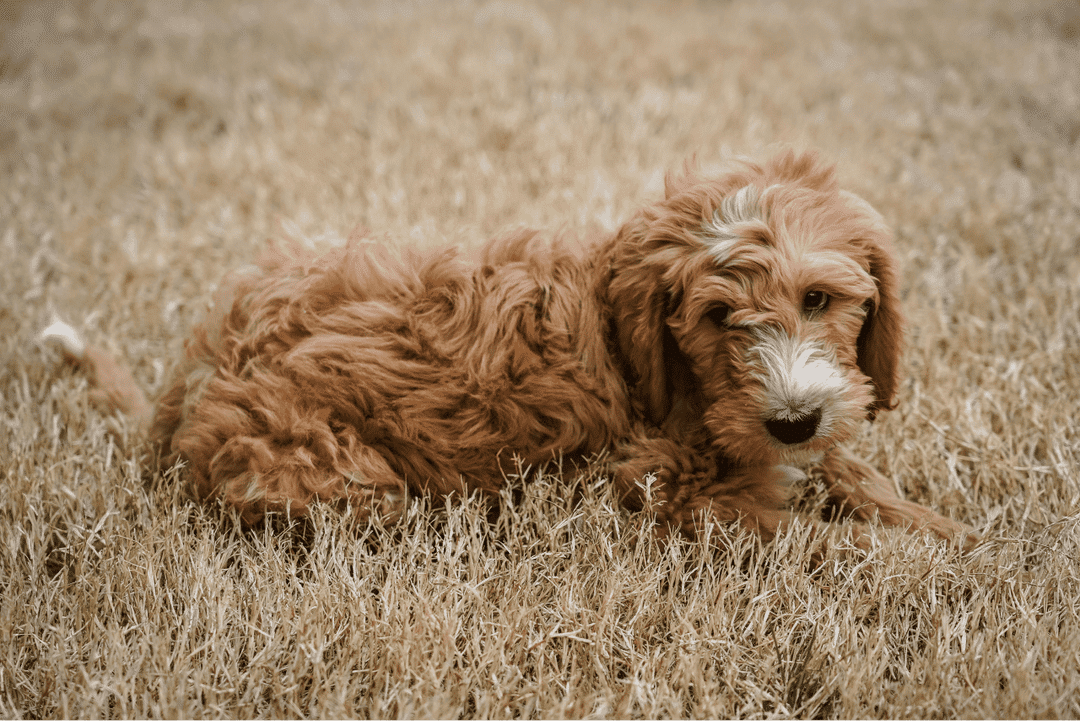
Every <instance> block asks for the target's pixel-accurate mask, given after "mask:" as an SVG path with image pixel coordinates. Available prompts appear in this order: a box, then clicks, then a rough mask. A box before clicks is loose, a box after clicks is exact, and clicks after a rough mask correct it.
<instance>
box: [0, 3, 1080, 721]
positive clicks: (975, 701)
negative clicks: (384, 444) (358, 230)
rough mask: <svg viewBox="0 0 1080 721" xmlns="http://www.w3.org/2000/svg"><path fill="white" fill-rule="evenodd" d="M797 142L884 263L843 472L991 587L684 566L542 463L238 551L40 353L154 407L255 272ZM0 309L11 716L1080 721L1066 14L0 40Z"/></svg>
mask: <svg viewBox="0 0 1080 721" xmlns="http://www.w3.org/2000/svg"><path fill="white" fill-rule="evenodd" d="M776 143H792V144H795V145H798V146H800V147H802V146H812V147H817V148H820V149H821V150H822V152H823V153H824V154H825V155H826V156H828V157H831V158H834V159H835V160H836V161H838V163H839V167H840V173H841V176H842V178H843V182H844V184H845V185H846V186H847V187H848V188H850V189H852V190H854V191H855V192H857V193H859V194H861V195H863V196H864V197H866V198H867V199H868V200H870V201H871V202H872V203H873V204H874V205H875V206H876V207H877V208H878V209H879V210H881V212H882V213H883V214H884V215H885V217H886V218H887V219H888V221H889V222H890V223H891V224H892V225H893V226H894V228H895V229H896V233H897V245H898V251H899V255H900V257H901V259H902V262H903V268H904V270H903V273H904V276H903V277H904V286H903V288H904V290H903V293H904V305H905V309H906V312H907V315H908V319H909V322H910V337H909V339H908V345H907V351H906V355H905V378H906V380H905V382H904V384H903V386H902V388H901V392H900V396H899V398H900V406H899V407H898V409H897V410H896V411H894V412H892V413H888V414H885V415H883V416H882V417H881V418H880V420H879V422H877V423H875V424H874V425H873V426H872V427H869V428H868V430H867V431H866V433H865V435H864V436H863V437H861V438H860V439H859V440H858V441H857V442H856V444H855V445H856V446H857V447H858V449H859V451H860V452H861V453H862V454H863V455H864V456H866V457H868V458H870V459H871V460H872V461H873V462H874V463H875V464H876V465H877V466H878V467H880V468H881V469H882V470H883V471H885V472H886V473H887V474H889V475H891V477H893V478H894V479H895V480H896V482H897V484H898V485H899V486H900V487H901V488H902V489H903V490H904V492H905V493H906V494H907V495H908V497H910V498H913V499H915V500H917V501H919V502H922V503H926V504H929V505H931V506H933V507H935V508H937V509H938V510H940V511H941V512H943V513H946V514H948V515H950V516H952V517H954V518H957V519H960V520H963V521H965V522H967V523H970V524H972V525H974V526H976V527H977V528H978V529H980V531H981V532H982V533H983V534H984V535H985V537H986V539H987V542H986V543H985V544H983V545H982V546H981V547H980V548H979V549H977V550H976V551H975V552H974V553H971V554H969V555H963V556H962V555H958V554H957V553H956V552H954V551H951V550H949V549H948V548H947V547H945V546H944V545H940V544H936V543H934V542H931V541H928V540H925V539H922V538H917V537H910V536H905V535H902V534H898V533H894V532H889V531H884V530H881V531H879V532H878V534H877V536H876V539H875V543H874V546H873V548H872V549H871V550H870V551H868V552H867V553H865V554H861V555H860V554H856V555H854V556H853V557H840V556H833V555H830V556H828V557H827V558H826V561H825V563H824V564H823V565H822V566H821V567H819V568H818V569H817V570H816V571H815V572H814V573H810V572H808V570H807V563H806V561H807V544H806V542H805V541H806V539H805V538H804V537H803V535H802V534H800V533H799V532H798V531H797V530H796V531H794V532H792V534H791V535H790V536H786V537H783V538H781V539H779V540H778V541H776V542H775V543H773V544H771V545H768V546H765V547H761V546H760V545H758V544H757V543H756V541H755V540H754V539H753V538H751V537H747V536H741V535H737V534H735V533H734V532H732V531H730V530H726V529H717V530H716V531H715V532H714V533H713V534H712V536H711V537H710V538H708V539H704V540H701V541H698V542H695V543H690V542H687V541H680V540H676V541H673V542H671V543H667V544H660V543H658V542H656V541H655V540H653V538H652V536H651V535H650V534H649V533H647V532H643V531H646V530H647V527H648V524H649V519H648V518H647V517H644V516H642V515H634V514H631V513H628V512H626V511H623V510H620V509H619V508H618V507H617V503H616V502H615V501H614V499H613V498H612V495H611V493H610V492H609V491H608V489H607V486H606V483H605V480H604V478H603V477H602V476H600V475H599V474H597V473H592V474H586V475H585V476H584V477H580V478H574V477H567V478H563V479H559V478H557V477H556V475H555V471H557V469H547V470H546V471H543V470H542V469H521V474H520V477H518V478H512V479H510V484H511V486H512V487H513V489H516V491H518V492H516V493H507V494H506V496H505V497H503V498H501V499H499V500H498V502H497V503H496V504H495V509H496V511H497V512H489V510H488V508H487V507H486V506H485V505H484V504H483V503H482V502H481V501H480V500H479V499H476V498H472V499H455V500H451V501H449V502H446V501H445V500H444V499H417V500H415V501H414V502H413V503H412V505H411V506H410V509H409V513H408V515H407V518H406V519H405V520H404V521H402V522H401V523H400V524H399V525H398V526H395V527H392V528H368V529H366V530H365V529H356V528H351V527H350V526H349V524H348V523H347V522H346V521H345V519H343V518H341V517H340V516H337V515H334V514H333V513H330V512H325V513H324V512H322V511H320V512H317V513H316V514H315V515H314V516H313V517H311V518H310V519H309V520H307V521H305V522H303V523H292V524H289V523H287V522H285V521H284V520H280V519H279V520H278V521H276V522H274V523H270V524H266V525H265V526H264V527H261V528H257V529H254V530H251V531H242V530H240V529H238V528H237V527H236V526H235V524H234V522H233V521H232V520H231V519H230V518H229V517H228V516H227V515H226V514H222V513H221V512H220V511H218V510H216V509H213V508H203V507H200V506H196V505H192V504H190V503H187V502H185V501H184V500H183V498H182V488H181V481H180V479H179V478H178V477H177V476H176V475H175V474H173V473H170V474H166V475H165V476H164V477H162V476H149V475H147V474H146V473H145V471H144V469H143V468H142V467H141V466H140V463H139V457H140V447H139V445H138V443H137V442H135V441H134V440H133V439H132V437H131V429H130V428H129V427H128V425H127V424H125V423H124V422H123V421H122V420H120V419H117V418H112V417H109V416H107V415H104V414H102V413H101V412H100V411H99V410H97V409H96V408H94V407H93V406H92V405H91V404H90V402H89V399H88V392H87V391H88V389H87V385H86V379H85V378H84V377H83V376H81V375H80V374H79V373H78V372H76V371H73V370H72V369H70V368H68V367H66V366H64V365H63V364H61V363H60V362H59V356H58V355H57V354H56V352H55V351H53V350H51V349H47V348H42V347H40V346H39V345H38V344H37V342H36V336H37V334H38V333H39V331H40V330H41V329H42V328H43V327H45V326H46V325H47V324H48V323H49V322H50V321H51V319H52V317H53V314H54V313H58V314H60V315H61V316H62V317H64V318H65V319H67V320H69V321H71V322H72V323H74V324H75V325H76V326H77V327H79V328H80V329H81V330H82V331H83V332H84V333H85V334H86V336H87V337H88V338H90V339H91V340H93V341H94V342H98V343H101V344H104V345H106V346H107V347H109V348H110V349H111V350H113V351H114V352H115V353H117V354H118V355H119V356H121V357H123V358H125V359H128V360H129V361H130V362H131V363H132V365H133V367H134V368H135V372H136V375H137V377H138V379H139V381H140V382H141V383H142V384H143V385H144V386H145V387H146V388H147V389H148V390H150V391H154V390H157V389H159V388H161V386H162V384H163V383H164V382H165V379H166V376H167V373H168V370H169V367H170V365H169V364H170V359H174V358H176V357H177V356H178V354H179V352H180V348H181V347H182V340H183V337H184V334H185V332H186V330H187V329H188V328H190V327H191V325H192V323H193V322H194V320H195V319H196V318H197V317H198V314H199V312H200V309H201V308H203V307H204V305H205V302H206V300H207V298H208V297H209V295H210V293H211V291H212V290H213V288H214V284H215V282H216V280H217V279H218V278H219V277H220V276H221V274H222V273H223V272H224V271H225V270H226V269H229V268H232V267H235V266H238V265H241V264H243V263H246V262H248V261H249V260H250V259H251V258H252V257H253V256H254V254H255V253H256V252H257V250H258V249H259V248H260V247H262V245H263V243H264V242H265V241H266V239H267V238H281V237H283V236H284V235H285V234H286V233H295V234H302V235H306V236H308V237H312V238H324V237H325V238H335V237H339V236H342V235H345V234H347V233H348V232H349V230H350V229H352V228H353V227H355V226H358V225H362V226H366V227H368V228H371V229H373V230H374V231H375V232H377V233H383V232H385V233H387V237H389V238H395V237H396V238H404V237H417V238H422V239H425V240H426V239H431V240H432V241H436V242H442V241H451V242H470V241H472V240H475V239H480V238H484V237H486V236H488V235H489V234H492V233H494V232H496V231H498V230H501V229H505V228H507V227H510V226H514V225H519V224H525V225H531V226H537V227H543V228H551V229H563V230H566V231H569V232H576V233H589V232H596V231H597V230H604V229H609V228H612V227H614V226H615V225H616V224H617V223H618V222H619V221H620V220H621V219H622V218H624V217H626V216H627V215H628V214H629V213H630V212H631V211H632V210H633V209H634V208H636V207H637V206H639V205H640V204H641V203H642V202H643V201H644V200H646V199H650V198H655V197H656V196H657V195H658V193H659V192H660V190H661V188H662V178H663V174H664V172H665V171H667V170H672V169H676V170H677V169H679V168H680V167H681V166H682V163H683V162H684V160H686V159H687V158H689V157H691V156H696V159H697V162H698V163H699V165H700V166H701V167H703V168H706V169H708V168H710V167H713V166H715V165H717V164H718V163H719V162H721V161H722V160H723V158H725V157H728V156H730V155H731V154H750V155H760V154H762V153H764V152H766V151H767V150H768V148H769V147H771V146H773V145H774V144H776ZM0 288H2V292H0V392H2V406H0V716H4V717H99V716H123V717H131V716H136V717H175V716H188V717H202V716H209V717H216V716H226V717H229V716H241V717H246V716H398V717H401V716H404V717H428V716H434V717H476V716H483V717H487V716H500V717H501V716H538V717H562V716H571V717H574V716H600V717H604V716H620V717H634V716H646V717H668V716H674V717H684V716H689V717H717V716H719V717H729V716H739V717H764V716H768V717H774V716H777V717H817V716H821V717H852V716H854V717H1054V716H1058V717H1077V716H1080V562H1078V552H1080V524H1078V519H1080V3H1078V2H1076V0H1068V1H1065V0H1062V1H1060V2H1048V1H1044V0H1030V1H1027V2H1019V1H1017V2H1005V1H1001V0H966V1H965V0H956V1H955V2H935V1H934V0H821V1H820V2H813V3H811V2H798V1H796V0H790V1H789V2H772V3H763V2H752V1H751V0H730V1H722V0H716V1H715V2H685V3H655V4H654V3H645V2H640V3H603V2H582V3H569V2H565V3H559V2H551V3H543V2H540V3H535V4H531V3H528V2H520V3H518V2H488V3H482V2H481V3H474V2H466V1H463V2H455V3H438V2H432V3H429V2H385V3H376V2H357V3H353V4H349V3H344V2H333V1H330V0H326V1H320V2H299V1H297V2H287V1H284V0H283V1H280V2H273V3H270V2H266V3H261V2H256V3H231V2H222V3H210V2H203V3H199V2H190V3H188V2H182V3H176V2H139V3H114V2H105V1H104V0H102V1H101V2H86V3H61V2H56V3H51V2H50V3H46V2H34V3H27V4H20V3H18V2H10V1H6V2H0ZM525 481H527V482H525ZM575 496H578V497H579V498H578V500H570V499H572V498H574V497H575ZM819 500H820V499H819V497H818V493H817V492H816V489H814V488H808V489H806V492H805V494H804V498H803V501H802V502H803V503H804V504H806V505H807V506H809V507H812V506H813V505H814V504H815V503H818V502H819Z"/></svg>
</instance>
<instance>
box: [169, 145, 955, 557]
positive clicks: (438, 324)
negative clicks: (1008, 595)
mask: <svg viewBox="0 0 1080 721" xmlns="http://www.w3.org/2000/svg"><path fill="white" fill-rule="evenodd" d="M901 334H902V320H901V315H900V308H899V304H898V298H897V274H896V271H895V268H894V264H893V257H892V253H891V250H890V233H889V231H888V229H887V228H886V226H885V224H884V222H883V220H882V218H881V216H880V215H879V214H878V213H877V212H875V211H874V210H873V209H872V208H871V207H870V206H869V205H868V204H867V203H866V202H864V201H862V200H861V199H859V198H857V197H856V196H854V195H851V194H849V193H845V192H843V191H841V190H840V189H839V187H838V186H837V181H836V177H835V174H834V171H833V169H832V167H830V166H828V165H825V164H823V163H821V162H820V161H819V160H818V159H817V158H816V157H815V156H814V155H812V154H798V153H795V152H784V153H781V154H779V155H777V156H776V157H774V158H772V159H771V160H769V161H767V162H765V163H763V164H756V163H750V162H747V163H742V164H740V165H738V166H737V167H735V168H734V169H733V170H731V171H730V172H728V173H726V174H724V175H721V176H720V177H717V178H704V177H701V176H700V175H699V174H697V173H696V172H694V171H693V170H687V171H686V172H685V173H684V174H683V175H680V176H677V177H669V178H668V180H667V184H666V193H665V197H664V199H662V200H660V201H658V202H654V203H651V204H648V205H646V206H645V207H644V208H642V209H641V210H640V211H639V212H638V213H637V214H635V215H634V216H633V217H631V218H630V219H629V220H628V221H627V222H626V223H625V224H624V225H623V226H622V227H621V228H620V229H619V230H618V231H617V232H615V233H613V234H612V235H610V236H608V237H600V238H596V239H594V240H592V241H589V242H586V243H581V242H579V241H577V240H566V239H561V238H550V237H547V236H543V235H541V234H539V233H536V232H534V231H524V230H523V231H517V232H514V233H511V234H509V235H506V236H504V237H501V238H499V239H496V240H494V241H492V242H490V243H489V244H487V245H486V246H485V247H484V248H483V249H482V250H480V251H479V252H477V253H476V254H465V253H463V252H460V251H457V250H454V249H445V250H441V251H437V252H420V251H417V250H409V249H401V248H392V247H389V245H388V244H387V243H384V242H381V241H378V240H375V239H371V238H367V237H363V236H358V237H353V238H351V239H350V240H349V242H348V243H347V244H346V245H345V246H344V247H342V248H338V249H334V250H331V251H329V252H327V253H324V254H321V255H317V254H313V253H311V252H307V251H300V250H296V249H293V250H290V251H288V252H277V253H271V254H270V255H268V257H267V258H265V259H264V260H263V261H262V262H261V264H260V266H259V267H258V268H254V269H247V270H243V271H240V272H237V273H236V274H234V275H233V276H232V277H231V278H230V279H228V280H227V282H226V283H225V284H224V285H223V290H222V291H221V292H219V294H218V297H217V298H216V299H215V301H214V304H213V306H212V310H211V312H210V313H209V315H208V317H207V318H206V320H205V321H204V322H203V323H202V325H201V326H200V327H199V328H198V329H196V331H195V332H194V334H193V336H192V338H191V340H190V342H189V344H188V347H187V356H186V358H185V360H184V362H183V364H182V366H181V368H180V370H179V372H178V373H177V375H176V377H175V380H174V381H173V383H172V385H171V386H170V387H169V389H168V390H167V391H166V392H165V394H164V395H163V397H162V398H160V399H159V400H158V402H157V406H156V411H155V414H154V419H153V423H152V429H151V436H152V437H153V439H155V440H156V441H157V442H158V443H159V444H160V445H161V448H162V450H163V454H162V455H163V459H164V462H165V463H166V464H171V463H173V462H174V461H175V460H177V459H183V460H185V461H186V463H187V467H188V471H187V472H188V473H189V474H190V480H191V483H192V487H193V489H194V491H195V493H196V495H198V496H199V497H202V498H207V499H210V498H217V499H221V500H223V501H224V502H225V503H226V504H228V505H229V506H232V507H235V508H236V509H238V510H239V511H240V513H241V514H243V517H244V518H245V519H247V520H249V521H250V520H255V519H257V518H259V517H260V516H262V515H263V514H264V513H266V512H267V511H271V510H280V509H289V510H290V511H291V512H292V513H303V512H304V511H305V510H306V509H307V508H308V506H309V505H310V504H311V503H312V502H314V501H317V500H318V501H330V502H338V503H341V504H342V505H347V506H349V507H350V508H351V509H352V510H353V512H355V513H357V514H359V515H361V516H366V515H367V514H369V513H371V512H377V513H379V514H382V515H384V516H388V517H393V516H394V515H396V514H397V513H399V512H400V511H401V509H402V506H403V503H404V500H405V497H406V494H407V493H408V492H430V493H437V494H440V495H442V494H447V493H458V492H462V491H464V490H466V489H481V490H484V491H495V490H496V489H498V488H499V487H500V485H501V484H502V483H503V479H504V470H508V469H510V468H511V465H510V464H511V463H512V459H515V458H516V459H520V460H521V461H523V462H524V463H525V464H530V465H532V464H540V463H543V462H546V461H551V460H554V459H557V458H560V457H562V456H565V455H576V456H590V455H592V454H598V453H602V452H606V455H605V456H604V457H606V458H607V459H608V460H607V462H608V474H609V477H610V478H611V482H612V483H614V484H615V485H616V486H617V488H618V491H619V493H620V495H621V497H623V498H624V499H625V500H626V503H627V504H628V505H630V506H632V507H643V506H646V505H648V506H649V507H650V508H651V510H652V511H654V512H655V513H656V514H657V518H658V520H659V522H660V524H661V528H662V529H663V528H677V529H682V530H684V531H687V532H694V531H695V530H697V529H698V528H699V527H700V524H701V523H707V522H714V521H720V522H726V521H738V522H741V523H742V524H743V525H744V526H746V527H748V528H752V529H755V530H757V531H758V532H760V533H761V534H762V535H763V536H765V537H770V536H772V535H773V534H775V533H776V531H777V530H778V529H779V528H780V527H781V526H782V525H784V524H786V523H789V522H790V521H791V520H793V518H794V516H793V515H792V513H791V512H790V511H789V510H787V509H786V505H785V504H786V502H787V497H788V487H789V485H790V483H791V481H792V480H793V479H796V478H798V477H800V475H801V473H800V472H799V471H796V470H795V469H794V468H793V466H795V465H801V466H806V465H811V466H813V467H814V469H815V472H816V473H817V474H819V475H820V476H821V477H822V478H823V479H824V480H825V482H826V485H827V486H828V488H829V489H830V493H831V494H832V496H833V500H834V501H835V502H836V505H837V506H838V507H840V508H842V509H845V510H847V511H848V512H850V513H852V514H854V515H855V516H856V517H858V518H862V519H869V518H871V517H874V516H877V517H879V518H880V519H881V520H882V521H884V522H886V523H890V524H896V525H902V526H907V527H911V528H918V529H928V530H931V531H934V532H936V533H938V534H940V535H942V536H956V535H960V536H964V535H965V534H966V533H967V532H968V529H966V527H964V526H962V525H961V524H958V523H955V522H953V521H950V520H948V519H946V518H943V517H942V516H939V515H938V514H936V513H934V512H933V511H931V510H929V509H927V508H923V507H921V506H918V505H916V504H914V503H910V502H908V501H904V500H902V499H900V498H899V497H898V496H897V495H896V493H895V492H894V491H893V484H892V483H891V482H889V481H888V480H886V479H885V478H883V477H882V476H881V475H880V474H879V473H877V472H876V471H875V470H873V469H872V468H870V467H869V466H867V465H866V464H865V463H863V462H861V461H859V460H858V459H856V458H854V457H852V456H851V455H850V454H849V453H848V452H847V451H846V450H844V448H843V446H842V445H841V444H842V443H843V442H844V441H845V440H847V439H849V438H850V437H851V436H852V435H853V434H854V433H855V432H856V431H857V430H858V429H859V428H860V427H861V426H862V424H863V421H864V420H865V419H867V418H869V419H873V417H874V416H875V414H876V413H878V412H879V411H881V410H885V409H889V408H892V407H893V406H894V404H895V394H896V389H897V363H898V357H899V352H900V344H901ZM645 478H649V479H650V481H651V483H649V484H645V483H643V479H645ZM646 485H648V487H649V488H650V492H649V493H648V494H646V493H645V492H644V491H643V490H642V489H643V488H644V487H645V486H646ZM803 521H804V522H806V523H811V524H815V525H817V524H819V523H820V522H819V521H816V520H810V519H803ZM966 538H967V540H968V542H970V541H971V539H972V538H973V537H972V536H966Z"/></svg>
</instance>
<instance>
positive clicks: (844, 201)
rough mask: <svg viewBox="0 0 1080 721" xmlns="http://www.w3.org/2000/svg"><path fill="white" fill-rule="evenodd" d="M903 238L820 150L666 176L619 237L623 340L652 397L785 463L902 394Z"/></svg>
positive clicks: (662, 421)
mask: <svg viewBox="0 0 1080 721" xmlns="http://www.w3.org/2000/svg"><path fill="white" fill-rule="evenodd" d="M890 246H891V237H890V232H889V230H888V228H887V227H886V225H885V223H884V221H883V219H882V217H881V216H880V215H879V214H878V213H877V212H876V211H875V210H874V209H873V208H871V207H870V205H869V204H867V203H866V202H865V201H863V200H862V199H860V198H858V197H857V196H855V195H852V194H850V193H846V192H844V191H841V190H840V189H839V187H838V186H837V182H836V178H835V173H834V170H833V168H832V167H831V166H827V165H824V164H822V163H821V162H820V161H818V159H817V158H816V157H815V156H814V155H812V154H798V153H795V152H790V151H789V152H784V153H781V154H780V155H778V156H776V157H774V158H773V159H771V160H770V161H768V162H767V163H765V164H762V165H758V164H754V163H745V164H743V165H742V166H741V167H739V168H738V169H736V170H734V171H732V172H730V173H727V174H726V175H723V176H722V177H719V178H715V179H703V178H701V177H699V176H698V175H697V174H696V173H694V172H692V171H689V170H688V171H687V172H686V173H685V175H683V176H681V177H678V178H672V177H669V178H668V181H667V187H666V197H665V199H664V200H663V201H661V202H659V203H657V204H655V205H653V206H650V207H648V208H646V209H644V210H643V211H641V212H640V213H639V214H638V215H637V216H635V217H634V218H633V219H631V220H630V221H629V222H628V223H627V224H626V225H625V226H623V228H622V229H621V230H620V231H619V233H618V234H617V236H616V238H615V239H614V241H613V243H612V245H611V276H610V278H609V283H608V289H607V293H608V300H609V302H610V304H611V308H612V314H613V327H614V334H615V340H616V344H617V345H618V348H619V351H620V353H621V355H622V357H623V359H624V362H625V363H626V366H627V373H628V375H629V376H630V378H629V382H630V385H631V387H632V388H633V391H634V394H635V397H636V399H637V402H638V403H639V405H640V407H641V410H642V412H643V413H644V414H645V415H646V416H647V417H648V418H649V419H650V420H651V421H652V422H653V423H655V424H656V425H658V426H661V427H663V428H664V429H665V432H669V433H678V432H692V431H688V430H687V429H688V428H691V427H694V426H696V427H698V428H703V429H704V432H705V434H706V435H707V437H708V440H709V441H711V442H712V443H713V444H714V445H715V446H716V447H717V449H718V450H719V451H720V452H722V453H724V454H725V455H726V456H728V457H730V458H732V459H733V460H737V461H742V462H777V461H782V460H786V459H797V458H799V457H801V456H805V455H807V454H810V453H813V452H817V451H822V450H824V449H826V448H828V447H830V446H832V445H834V444H836V443H839V442H841V441H843V440H845V439H846V438H848V437H850V436H851V435H852V434H853V433H854V432H855V431H856V429H857V428H858V427H859V425H860V424H861V422H862V420H863V419H865V418H870V419H873V418H874V416H875V415H876V414H877V412H878V411H879V410H882V409H889V408H892V407H894V405H895V403H894V400H893V397H894V395H895V391H896V386H897V365H898V357H899V351H900V343H901V336H902V319H901V316H900V312H899V308H898V297H897V277H896V270H895V267H894V262H893V258H892V253H891V250H890Z"/></svg>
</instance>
